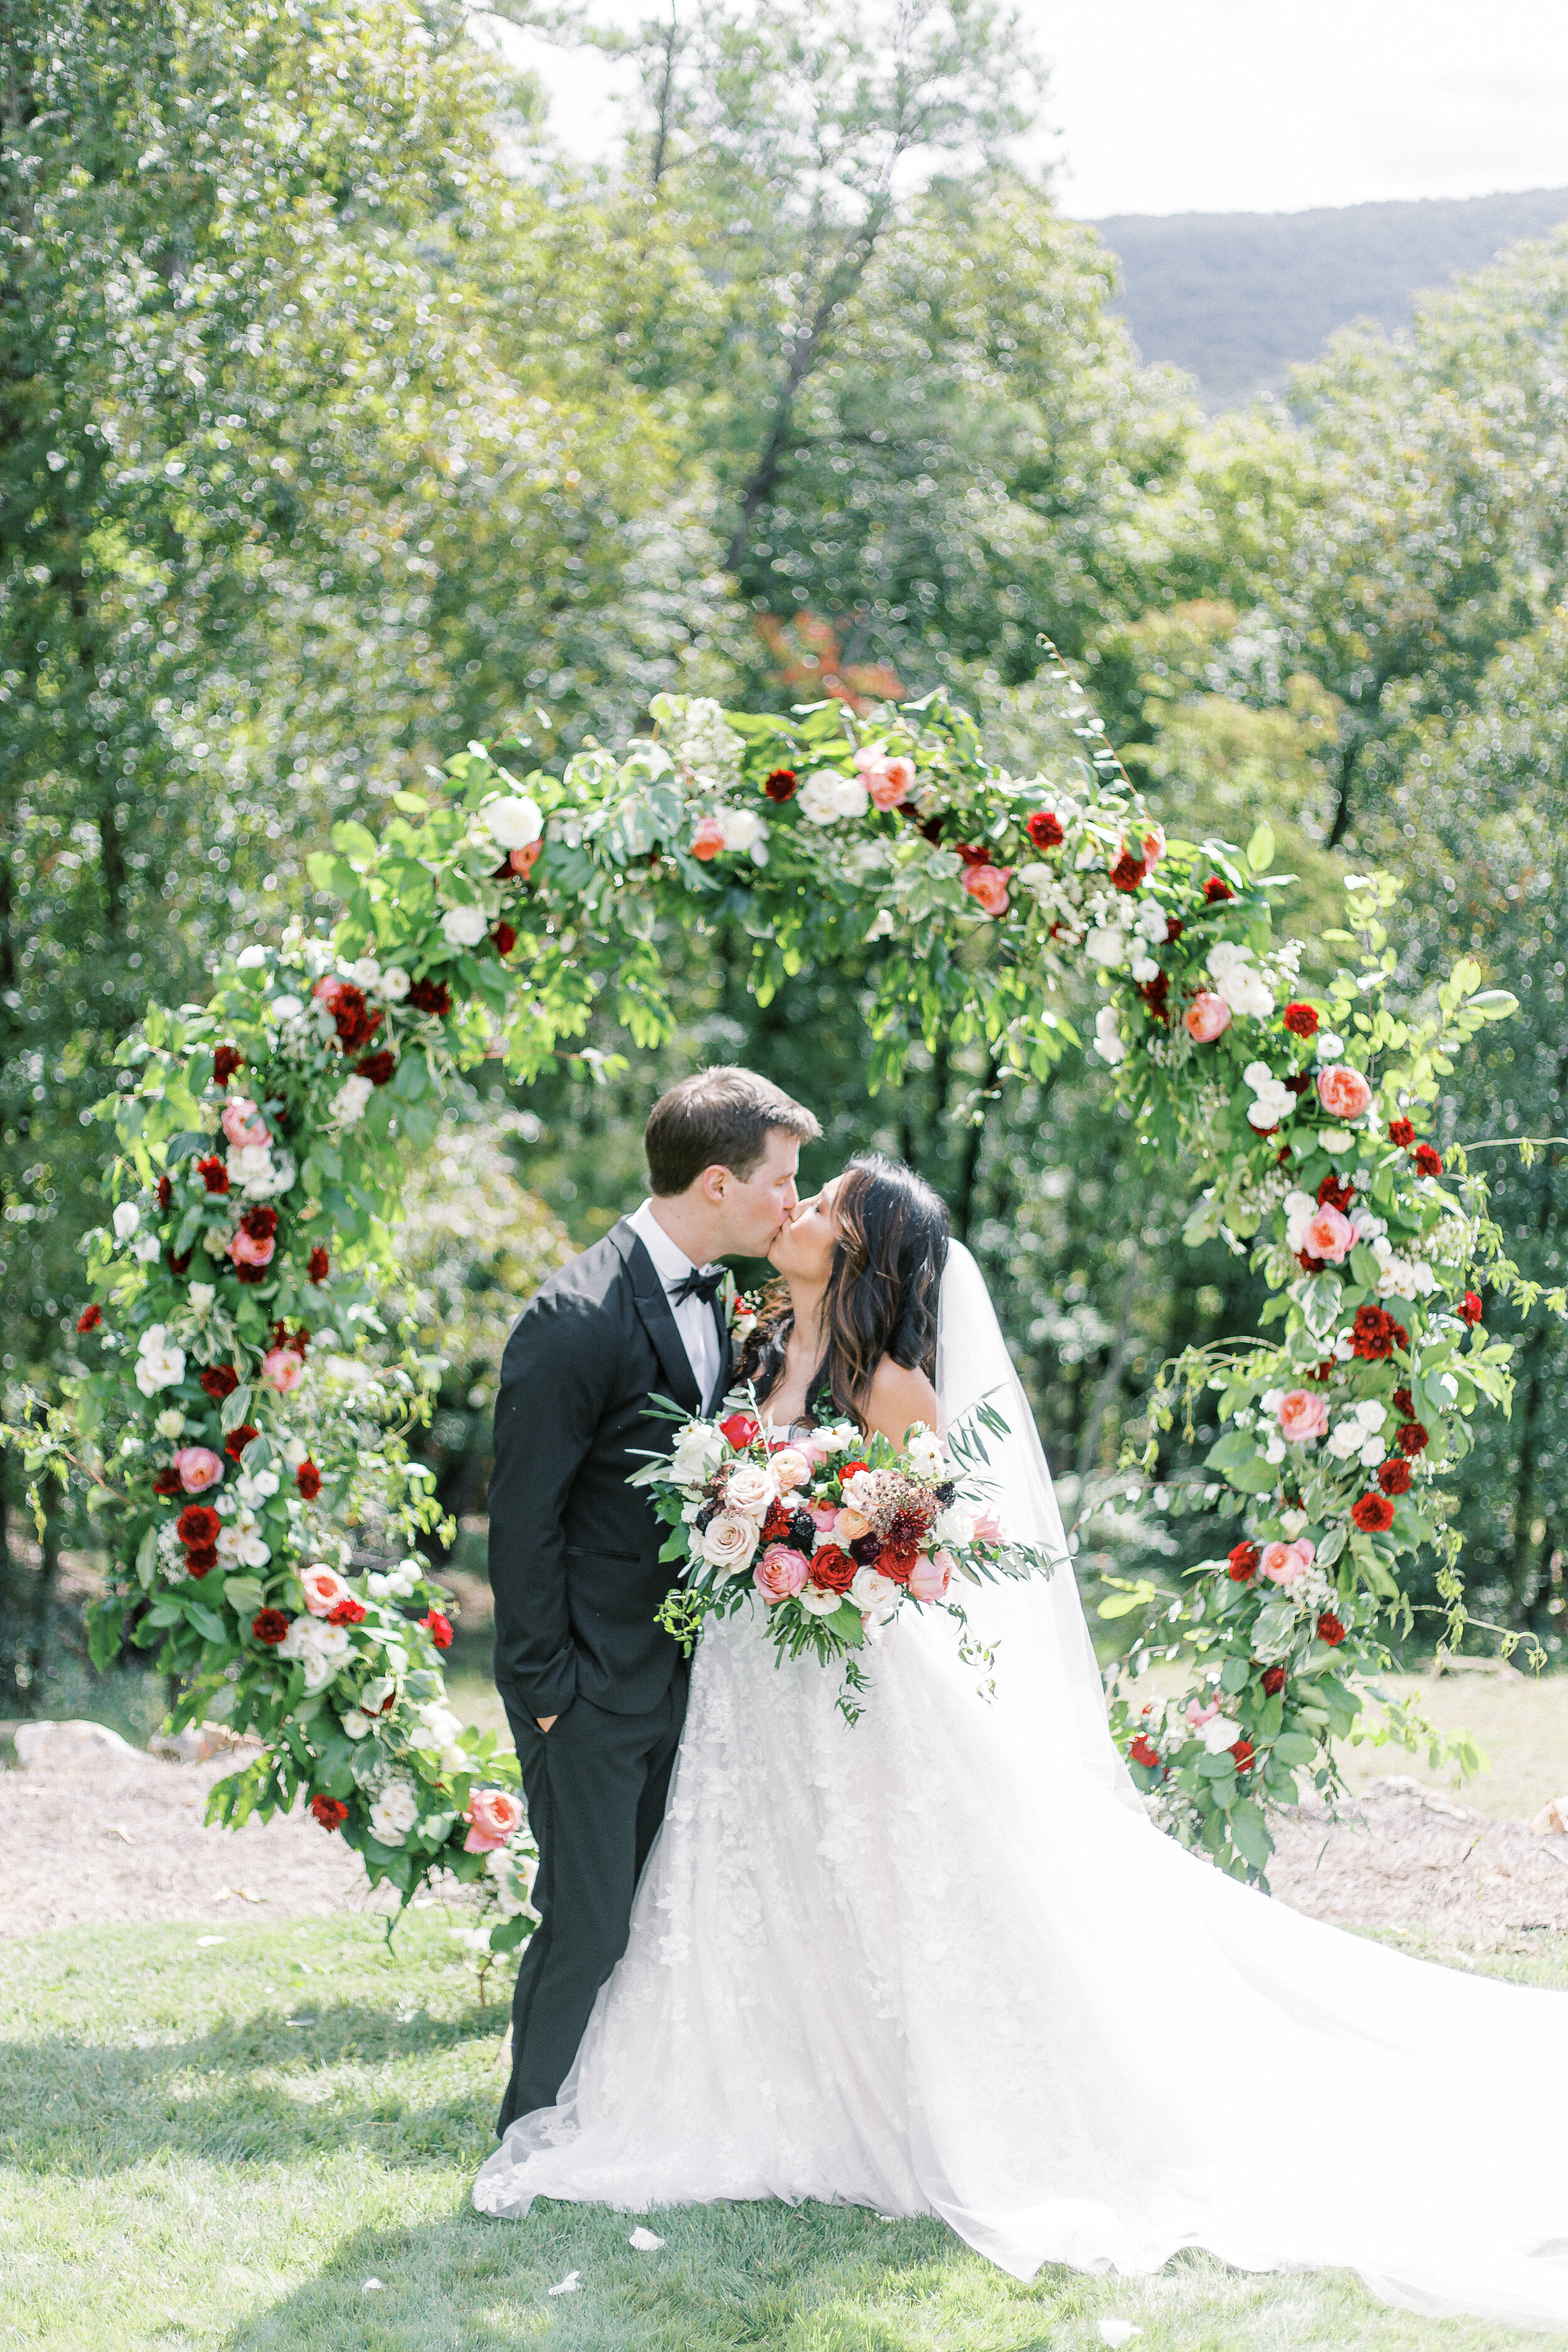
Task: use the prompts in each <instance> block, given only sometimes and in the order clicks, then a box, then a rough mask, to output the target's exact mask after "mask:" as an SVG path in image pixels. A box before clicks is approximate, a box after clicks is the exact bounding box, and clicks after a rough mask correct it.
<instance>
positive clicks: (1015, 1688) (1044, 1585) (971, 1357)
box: [936, 1242, 1143, 1815]
mask: <svg viewBox="0 0 1568 2352" xmlns="http://www.w3.org/2000/svg"><path fill="white" fill-rule="evenodd" d="M936 1391H937V1397H938V1400H939V1402H940V1403H941V1405H942V1420H943V1422H944V1423H946V1425H947V1426H948V1427H949V1428H952V1424H953V1423H955V1422H957V1421H959V1420H961V1419H962V1418H963V1416H964V1415H965V1414H966V1413H969V1412H971V1411H972V1409H973V1407H974V1406H976V1405H978V1404H981V1403H982V1402H985V1403H989V1404H991V1405H993V1406H994V1407H995V1409H996V1411H997V1412H999V1413H1000V1415H1001V1417H1002V1419H1003V1420H1004V1421H1005V1423H1006V1424H1007V1434H1006V1436H1005V1437H1003V1438H995V1437H993V1436H991V1435H990V1434H989V1433H984V1447H985V1451H986V1454H988V1456H989V1457H990V1459H989V1465H988V1467H987V1469H986V1471H985V1474H984V1475H985V1476H986V1477H987V1478H988V1479H989V1481H990V1482H991V1485H992V1488H993V1491H994V1497H995V1500H996V1504H997V1507H998V1511H999V1515H1000V1517H1001V1518H1002V1520H1003V1523H1004V1525H1005V1528H1006V1530H1007V1533H1008V1535H1009V1536H1010V1537H1011V1538H1013V1539H1014V1541H1015V1542H1017V1543H1024V1544H1030V1545H1033V1546H1034V1547H1036V1548H1037V1549H1039V1550H1041V1551H1044V1552H1047V1553H1048V1554H1049V1555H1050V1556H1051V1558H1052V1559H1055V1560H1057V1561H1058V1568H1057V1570H1056V1571H1055V1572H1054V1573H1053V1574H1052V1576H1051V1577H1050V1578H1049V1579H1048V1580H1045V1579H1042V1578H1039V1577H1029V1578H1026V1579H1023V1580H1019V1581H1016V1582H1014V1581H1011V1580H1009V1581H1007V1582H1005V1583H999V1584H986V1585H983V1586H981V1587H980V1588H978V1590H974V1589H972V1588H970V1587H967V1586H966V1587H965V1588H964V1591H963V1596H962V1597H963V1608H964V1613H965V1615H966V1616H967V1617H968V1619H969V1622H970V1625H971V1627H972V1629H973V1633H974V1634H975V1636H976V1637H977V1639H979V1640H980V1641H981V1642H983V1643H986V1644H987V1645H990V1644H993V1643H994V1645H995V1658H996V1663H995V1674H994V1680H995V1694H996V1695H995V1706H996V1708H997V1710H998V1712H999V1714H1000V1716H1001V1717H1002V1719H1003V1721H1004V1722H1005V1729H1006V1735H1007V1738H1008V1741H1009V1744H1017V1745H1022V1746H1026V1747H1027V1748H1030V1749H1032V1750H1033V1751H1034V1755H1033V1760H1034V1762H1035V1764H1036V1765H1037V1766H1038V1767H1039V1768H1041V1769H1047V1770H1052V1771H1054V1772H1055V1773H1056V1775H1057V1777H1058V1779H1059V1777H1060V1769H1061V1767H1062V1766H1064V1765H1070V1766H1071V1767H1073V1768H1074V1769H1077V1770H1079V1771H1081V1772H1087V1773H1088V1774H1089V1775H1090V1777H1091V1778H1092V1779H1094V1780H1098V1781H1100V1783H1101V1784H1102V1785H1103V1786H1104V1787H1106V1788H1108V1789H1110V1790H1112V1791H1113V1793H1114V1794H1115V1795H1117V1796H1118V1797H1120V1798H1121V1799H1122V1800H1123V1801H1124V1802H1126V1803H1127V1804H1129V1805H1130V1806H1131V1808H1132V1809H1133V1811H1135V1812H1137V1813H1139V1814H1140V1815H1142V1811H1143V1808H1142V1802H1141V1801H1140V1799H1139V1796H1138V1791H1137V1790H1136V1789H1135V1788H1134V1787H1133V1785H1132V1781H1131V1777H1130V1775H1129V1773H1128V1770H1127V1768H1126V1766H1125V1764H1124V1763H1123V1762H1122V1760H1121V1755H1120V1753H1119V1752H1118V1750H1117V1748H1116V1747H1115V1745H1114V1743H1113V1742H1112V1740H1111V1739H1110V1736H1109V1734H1108V1732H1107V1729H1106V1722H1105V1693H1104V1690H1103V1687H1102V1685H1101V1683H1100V1668H1099V1665H1098V1664H1097V1662H1096V1659H1095V1654H1094V1645H1093V1643H1091V1642H1090V1640H1089V1627H1088V1625H1087V1624H1086V1623H1085V1622H1084V1614H1083V1603H1082V1601H1080V1600H1079V1591H1078V1584H1077V1581H1076V1580H1075V1578H1074V1576H1073V1572H1072V1565H1071V1562H1070V1560H1069V1559H1068V1545H1067V1535H1066V1531H1065V1530H1064V1528H1063V1527H1062V1515H1061V1512H1060V1510H1059V1509H1058V1505H1057V1498H1056V1491H1055V1488H1054V1487H1053V1486H1052V1485H1051V1474H1050V1471H1049V1469H1048V1467H1047V1463H1046V1456H1045V1449H1044V1447H1043V1446H1042V1445H1041V1444H1040V1436H1039V1432H1038V1430H1037V1428H1036V1427H1035V1416H1034V1414H1033V1413H1032V1412H1030V1410H1029V1401H1028V1399H1027V1397H1026V1395H1025V1393H1024V1384H1023V1382H1022V1381H1020V1380H1019V1378H1018V1375H1017V1372H1016V1370H1015V1369H1014V1366H1013V1359H1012V1357H1011V1356H1010V1355H1009V1354H1008V1352H1007V1342H1006V1341H1005V1339H1004V1338H1003V1337H1002V1327H1001V1325H1000V1324H999V1323H998V1322H997V1320H996V1310H995V1308H994V1307H993V1306H992V1304H991V1294H990V1292H989V1290H988V1289H987V1288H986V1286H985V1277H984V1275H983V1274H982V1273H981V1271H980V1268H979V1266H978V1265H976V1264H975V1262H974V1259H973V1257H972V1256H971V1255H970V1253H969V1251H968V1250H967V1249H965V1247H964V1245H963V1243H962V1242H953V1243H952V1244H950V1245H949V1249H948V1254H947V1264H946V1265H945V1267H944V1268H943V1270H942V1290H941V1294H940V1299H939V1306H938V1315H937V1339H936Z"/></svg>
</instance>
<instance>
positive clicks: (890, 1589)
mask: <svg viewBox="0 0 1568 2352" xmlns="http://www.w3.org/2000/svg"><path fill="white" fill-rule="evenodd" d="M849 1598H850V1600H851V1601H853V1602H854V1603H855V1606H856V1608H857V1609H872V1610H875V1609H885V1608H886V1607H887V1606H888V1604H889V1601H890V1602H892V1603H893V1605H894V1606H895V1607H896V1606H897V1604H898V1598H899V1588H898V1586H897V1585H896V1584H895V1583H894V1581H893V1580H892V1578H891V1577H890V1576H883V1575H881V1574H879V1571H878V1570H876V1569H874V1568H862V1569H858V1570H857V1571H856V1576H855V1581H854V1583H853V1584H852V1585H851V1586H850V1587H849Z"/></svg>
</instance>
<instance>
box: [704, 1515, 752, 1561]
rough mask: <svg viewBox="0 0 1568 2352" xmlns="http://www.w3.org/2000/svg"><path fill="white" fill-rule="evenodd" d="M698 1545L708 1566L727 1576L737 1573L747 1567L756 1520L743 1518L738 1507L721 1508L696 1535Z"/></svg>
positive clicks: (750, 1559) (750, 1555)
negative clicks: (728, 1509) (700, 1532)
mask: <svg viewBox="0 0 1568 2352" xmlns="http://www.w3.org/2000/svg"><path fill="white" fill-rule="evenodd" d="M698 1548H699V1549H700V1551H701V1554H702V1557H703V1559H705V1560H706V1561H707V1562H708V1563H709V1565H710V1567H711V1568H721V1569H722V1570H724V1571H725V1573H726V1574H727V1575H729V1576H738V1575H739V1574H740V1572H741V1570H742V1569H743V1568H749V1567H750V1565H751V1561H752V1553H753V1552H754V1551H755V1550H756V1549H757V1529H756V1522H755V1521H754V1520H752V1519H748V1518H745V1517H742V1514H741V1513H740V1512H739V1511H721V1512H719V1513H718V1515H717V1516H716V1517H713V1518H711V1519H710V1520H709V1522H708V1525H707V1527H706V1528H704V1530H703V1532H702V1534H701V1535H700V1537H699V1538H698Z"/></svg>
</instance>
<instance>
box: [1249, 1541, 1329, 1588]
mask: <svg viewBox="0 0 1568 2352" xmlns="http://www.w3.org/2000/svg"><path fill="white" fill-rule="evenodd" d="M1315 1549H1316V1546H1315V1545H1313V1544H1310V1543H1300V1542H1298V1543H1270V1544H1265V1545H1264V1547H1263V1556H1262V1558H1261V1559H1260V1560H1259V1561H1258V1566H1259V1568H1261V1570H1263V1573H1264V1575H1265V1576H1266V1577H1268V1580H1269V1582H1270V1583H1271V1584H1294V1583H1295V1581H1296V1579H1297V1578H1298V1577H1299V1576H1305V1574H1306V1573H1307V1570H1309V1569H1310V1567H1311V1565H1312V1554H1313V1552H1314V1550H1315Z"/></svg>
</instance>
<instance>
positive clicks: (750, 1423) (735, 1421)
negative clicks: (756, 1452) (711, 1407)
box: [719, 1412, 762, 1454]
mask: <svg viewBox="0 0 1568 2352" xmlns="http://www.w3.org/2000/svg"><path fill="white" fill-rule="evenodd" d="M719 1428H720V1432H721V1435H723V1436H725V1437H727V1438H728V1439H729V1441H730V1443H731V1445H732V1446H733V1447H734V1449H735V1451H736V1453H737V1454H738V1453H739V1452H740V1451H741V1448H742V1446H743V1445H754V1444H756V1442H757V1440H758V1438H759V1437H760V1436H761V1435H762V1428H761V1425H760V1424H759V1423H758V1422H757V1421H756V1419H755V1418H754V1417H753V1415H752V1414H751V1413H749V1412H732V1413H731V1414H730V1416H729V1418H728V1419H727V1420H725V1421H721V1423H719Z"/></svg>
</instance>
